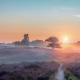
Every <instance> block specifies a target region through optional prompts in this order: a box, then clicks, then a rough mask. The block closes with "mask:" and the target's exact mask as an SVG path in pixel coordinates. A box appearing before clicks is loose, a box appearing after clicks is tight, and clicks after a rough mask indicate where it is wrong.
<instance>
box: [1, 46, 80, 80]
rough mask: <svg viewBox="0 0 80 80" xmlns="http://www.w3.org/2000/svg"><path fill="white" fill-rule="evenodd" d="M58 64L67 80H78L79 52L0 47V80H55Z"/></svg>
mask: <svg viewBox="0 0 80 80" xmlns="http://www.w3.org/2000/svg"><path fill="white" fill-rule="evenodd" d="M60 64H63V68H64V69H63V70H64V72H65V74H64V77H65V78H66V79H67V80H80V79H79V78H80V53H79V50H74V49H58V50H57V49H54V50H51V49H47V48H39V47H15V46H0V80H48V79H50V80H55V74H56V73H57V71H58V68H59V66H60ZM65 70H66V71H67V72H66V71H65ZM68 71H69V73H68ZM51 75H52V78H51ZM75 76H76V77H75ZM73 77H74V79H72V78H73Z"/></svg>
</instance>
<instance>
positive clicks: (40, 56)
mask: <svg viewBox="0 0 80 80" xmlns="http://www.w3.org/2000/svg"><path fill="white" fill-rule="evenodd" d="M79 56H80V49H79V48H76V47H66V48H61V49H54V50H52V49H51V48H40V47H20V46H18V47H16V46H0V64H13V63H21V62H42V61H45V62H49V61H53V60H57V61H60V62H64V63H67V62H75V61H76V62H80V57H79Z"/></svg>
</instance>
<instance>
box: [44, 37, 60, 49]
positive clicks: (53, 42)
mask: <svg viewBox="0 0 80 80" xmlns="http://www.w3.org/2000/svg"><path fill="white" fill-rule="evenodd" d="M45 41H47V42H50V43H49V45H48V47H52V49H53V48H61V46H60V44H59V40H58V38H57V37H53V36H52V37H49V38H48V39H46V40H45Z"/></svg>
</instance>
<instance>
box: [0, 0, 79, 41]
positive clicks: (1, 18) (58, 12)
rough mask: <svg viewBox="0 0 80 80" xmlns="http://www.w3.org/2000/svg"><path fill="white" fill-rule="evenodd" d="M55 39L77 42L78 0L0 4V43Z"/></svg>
mask: <svg viewBox="0 0 80 80" xmlns="http://www.w3.org/2000/svg"><path fill="white" fill-rule="evenodd" d="M25 33H28V34H29V37H30V41H32V40H35V39H42V40H45V39H46V38H48V37H50V36H56V37H58V38H59V40H60V41H61V42H64V38H67V39H68V42H76V41H78V40H80V0H0V42H13V41H17V40H19V41H20V40H22V39H23V34H25Z"/></svg>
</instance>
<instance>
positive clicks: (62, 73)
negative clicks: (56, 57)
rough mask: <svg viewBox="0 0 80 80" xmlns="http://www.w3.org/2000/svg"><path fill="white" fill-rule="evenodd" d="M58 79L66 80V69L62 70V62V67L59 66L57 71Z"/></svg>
mask: <svg viewBox="0 0 80 80" xmlns="http://www.w3.org/2000/svg"><path fill="white" fill-rule="evenodd" d="M55 77H56V79H57V80H66V79H65V78H64V71H63V70H62V64H61V63H60V67H59V68H58V72H57V73H56V76H55Z"/></svg>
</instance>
